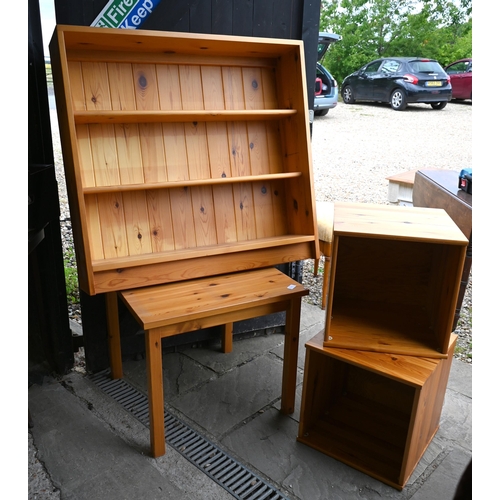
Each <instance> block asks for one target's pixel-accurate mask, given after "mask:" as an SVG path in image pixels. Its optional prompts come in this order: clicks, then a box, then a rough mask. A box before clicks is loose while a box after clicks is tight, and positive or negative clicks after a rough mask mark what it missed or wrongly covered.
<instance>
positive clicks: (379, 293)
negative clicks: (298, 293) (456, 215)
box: [298, 203, 468, 490]
mask: <svg viewBox="0 0 500 500" xmlns="http://www.w3.org/2000/svg"><path fill="white" fill-rule="evenodd" d="M467 243H468V242H467V239H466V238H465V236H464V235H463V234H462V232H461V231H460V229H459V228H458V227H457V226H456V225H455V223H454V222H453V221H452V219H451V218H450V217H449V216H448V215H447V213H446V212H445V211H444V210H440V209H430V208H414V207H400V206H385V205H370V204H348V203H336V204H335V207H334V226H333V254H332V265H331V274H330V285H329V293H328V298H327V307H326V321H325V331H324V332H322V333H321V334H319V335H318V336H316V337H315V338H313V339H312V340H311V341H309V342H308V343H307V344H306V365H305V379H304V385H303V394H302V407H301V416H300V426H299V436H298V440H299V441H300V442H302V443H305V444H307V445H309V446H311V447H313V448H316V449H318V450H319V451H321V452H323V453H326V454H328V455H330V456H332V457H334V458H336V459H338V460H341V461H343V462H345V463H346V464H348V465H350V466H352V467H355V468H357V469H359V470H361V471H363V472H365V473H367V474H369V475H371V476H373V477H375V478H377V479H379V480H380V481H383V482H385V483H387V484H389V485H391V486H393V487H395V488H397V489H399V490H401V489H403V487H404V486H405V484H406V482H407V481H408V479H409V477H410V476H411V474H412V472H413V470H414V469H415V467H416V465H417V464H418V462H419V460H420V458H421V457H422V455H423V454H424V452H425V450H426V449H427V447H428V445H429V443H430V442H431V440H432V438H433V437H434V435H435V433H436V432H437V430H438V428H439V419H440V415H441V410H442V405H443V400H444V394H445V391H446V385H447V382H448V376H449V372H450V368H451V362H452V359H453V352H454V346H455V343H456V338H457V336H456V335H455V334H453V333H452V327H453V318H454V312H455V305H456V301H457V296H458V293H459V287H460V279H461V273H462V269H463V263H464V259H465V252H466V247H467Z"/></svg>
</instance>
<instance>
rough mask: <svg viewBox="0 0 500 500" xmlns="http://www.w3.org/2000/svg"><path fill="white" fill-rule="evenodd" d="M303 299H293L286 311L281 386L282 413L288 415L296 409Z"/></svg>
mask: <svg viewBox="0 0 500 500" xmlns="http://www.w3.org/2000/svg"><path fill="white" fill-rule="evenodd" d="M300 308H301V297H298V298H295V299H291V300H290V303H289V306H288V308H287V310H286V323H285V349H284V351H285V352H284V357H283V379H282V384H281V410H280V411H281V413H284V414H285V415H288V414H290V413H293V411H294V408H295V389H296V386H297V359H298V355H299V334H300Z"/></svg>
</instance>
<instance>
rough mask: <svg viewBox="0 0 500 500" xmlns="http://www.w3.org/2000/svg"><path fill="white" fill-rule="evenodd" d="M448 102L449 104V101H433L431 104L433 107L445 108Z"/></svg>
mask: <svg viewBox="0 0 500 500" xmlns="http://www.w3.org/2000/svg"><path fill="white" fill-rule="evenodd" d="M447 104H448V101H442V102H432V103H431V106H432V109H443V108H446V105H447Z"/></svg>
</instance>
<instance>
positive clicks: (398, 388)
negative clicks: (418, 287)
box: [297, 332, 457, 490]
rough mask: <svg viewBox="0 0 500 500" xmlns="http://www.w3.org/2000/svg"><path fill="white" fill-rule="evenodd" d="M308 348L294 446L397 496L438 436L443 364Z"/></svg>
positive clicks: (319, 341)
mask: <svg viewBox="0 0 500 500" xmlns="http://www.w3.org/2000/svg"><path fill="white" fill-rule="evenodd" d="M323 335H324V334H323V332H321V333H320V334H318V335H317V336H316V337H314V338H313V339H311V340H310V341H309V342H307V343H306V346H305V347H306V361H305V368H304V370H305V371H304V373H305V375H304V384H303V392H302V403H301V412H300V424H299V433H298V438H297V440H298V441H299V442H301V443H304V444H306V445H308V446H311V447H312V448H315V449H316V450H318V451H320V452H322V453H325V454H326V455H329V456H331V457H333V458H335V459H337V460H340V461H342V462H344V463H345V464H347V465H349V466H351V467H354V468H356V469H358V470H360V471H361V472H364V473H365V474H368V475H370V476H372V477H374V478H376V479H378V480H379V481H382V482H384V483H386V484H388V485H390V486H392V487H394V488H396V489H398V490H402V489H403V488H404V486H405V484H406V483H407V481H408V479H409V478H410V476H411V474H412V472H413V470H414V469H415V467H416V466H417V464H418V462H419V461H420V459H421V458H422V455H423V454H424V452H425V450H426V449H427V447H428V445H429V444H430V442H431V441H432V439H433V437H434V435H435V434H436V432H437V430H438V428H439V420H440V416H441V411H442V406H443V402H444V396H445V392H446V386H447V383H448V377H449V372H450V368H451V363H452V359H453V351H454V348H455V343H456V339H457V335H455V334H452V335H451V336H450V339H449V345H448V349H447V359H436V358H425V357H416V356H404V355H395V354H388V353H378V352H367V351H357V350H352V349H336V348H328V347H324V345H323Z"/></svg>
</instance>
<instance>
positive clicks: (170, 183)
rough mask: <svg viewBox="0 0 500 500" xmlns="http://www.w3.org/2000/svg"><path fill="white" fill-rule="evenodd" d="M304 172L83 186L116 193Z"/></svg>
mask: <svg viewBox="0 0 500 500" xmlns="http://www.w3.org/2000/svg"><path fill="white" fill-rule="evenodd" d="M301 175H302V172H285V173H277V174H263V175H245V176H239V177H217V178H213V179H189V180H182V181H168V182H155V183H152V184H123V185H115V186H91V187H85V188H83V193H84V194H99V193H115V192H125V191H144V190H151V189H175V188H184V187H195V186H213V185H221V184H237V183H245V182H257V183H259V182H268V181H272V180H283V179H293V178H296V177H300V176H301Z"/></svg>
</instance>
